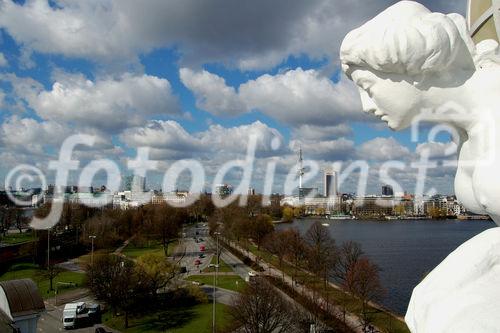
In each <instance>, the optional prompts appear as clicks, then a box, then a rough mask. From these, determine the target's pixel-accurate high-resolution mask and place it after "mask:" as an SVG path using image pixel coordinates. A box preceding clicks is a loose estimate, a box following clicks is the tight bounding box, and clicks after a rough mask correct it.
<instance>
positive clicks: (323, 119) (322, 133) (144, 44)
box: [0, 0, 466, 193]
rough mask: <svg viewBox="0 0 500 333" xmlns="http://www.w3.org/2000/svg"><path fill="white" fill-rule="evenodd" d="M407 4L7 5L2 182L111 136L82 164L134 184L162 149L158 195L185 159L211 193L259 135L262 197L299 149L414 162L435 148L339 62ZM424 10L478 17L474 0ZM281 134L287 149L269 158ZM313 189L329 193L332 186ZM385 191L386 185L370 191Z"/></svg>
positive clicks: (0, 95)
mask: <svg viewBox="0 0 500 333" xmlns="http://www.w3.org/2000/svg"><path fill="white" fill-rule="evenodd" d="M394 2H395V1H385V0H354V1H338V0H314V1H288V0H286V1H285V0H277V1H271V2H270V1H265V0H259V1H252V2H239V1H229V0H210V1H204V2H199V1H195V0H185V1H149V2H138V1H120V0H116V1H115V0H103V1H94V0H92V1H82V2H70V1H64V0H54V1H50V3H49V2H47V1H44V0H37V1H16V2H12V1H11V0H3V1H0V33H1V37H0V52H1V56H0V110H1V111H0V112H1V113H0V122H1V124H0V157H1V159H2V163H1V166H0V176H1V178H2V179H3V178H4V177H5V175H6V174H7V173H8V171H9V170H11V169H12V168H13V167H15V166H16V165H18V164H20V163H26V164H30V165H34V166H36V167H38V168H40V169H41V170H43V172H44V173H46V174H47V177H48V179H49V182H50V181H51V180H52V179H53V174H51V171H49V170H47V166H48V162H49V161H51V160H54V159H55V158H56V156H57V152H58V149H59V147H60V144H61V143H62V142H63V141H64V139H65V138H66V137H67V136H68V135H71V134H75V133H87V134H92V135H96V136H97V137H98V138H99V140H98V144H97V145H96V146H95V147H93V148H92V149H83V150H79V151H77V152H75V157H76V158H78V159H79V160H80V161H81V164H82V165H85V164H86V163H88V162H89V161H91V160H93V159H98V158H109V159H112V160H114V161H117V162H118V163H119V165H120V168H121V169H122V172H123V173H124V174H125V173H127V170H126V167H125V165H126V161H127V159H128V158H130V157H134V156H135V153H136V149H137V148H138V147H141V146H148V147H151V148H152V155H151V156H152V157H153V158H154V159H156V160H158V161H159V162H160V170H159V171H158V172H152V173H151V174H150V175H148V180H149V184H150V186H151V187H158V186H159V184H160V183H161V175H162V172H163V170H166V169H168V167H169V166H170V165H171V164H172V163H173V162H175V161H176V160H179V159H181V158H193V159H197V160H200V161H201V162H202V164H203V165H204V166H205V168H206V171H207V175H208V179H207V186H208V185H209V183H210V179H211V178H210V177H212V176H213V173H214V172H215V170H216V169H217V167H218V166H220V165H222V164H223V163H225V162H226V161H228V160H231V159H235V158H242V156H244V155H245V151H246V141H247V140H245V138H246V137H248V136H249V135H250V134H257V135H258V136H259V138H260V139H261V141H262V142H260V144H259V145H258V148H257V159H258V161H257V162H256V169H257V171H256V172H255V176H254V177H253V178H252V186H253V187H255V188H257V191H259V189H260V188H261V187H262V173H263V169H262V168H264V166H265V165H266V163H268V162H269V161H270V160H271V159H274V160H276V161H278V164H279V167H278V174H277V178H276V181H275V184H274V189H275V190H276V191H278V192H282V189H281V188H280V184H281V182H282V180H283V179H284V177H285V176H286V170H290V169H292V168H293V165H294V163H295V161H296V153H297V149H298V146H301V147H302V148H303V149H304V155H305V156H304V157H305V158H306V159H314V160H316V161H318V163H319V164H320V165H321V166H327V165H330V164H331V163H333V162H335V161H341V162H343V163H349V162H350V161H353V160H357V159H366V160H367V161H368V162H369V163H370V166H371V167H373V169H374V170H376V169H377V167H378V166H380V165H381V164H382V163H383V162H384V161H387V160H391V159H398V160H402V161H404V162H405V163H408V165H409V164H410V163H411V161H413V160H414V159H415V154H416V149H417V147H418V145H419V144H424V142H425V140H424V139H422V140H421V142H411V138H410V132H409V131H408V130H406V131H402V132H392V131H390V130H388V129H386V128H385V125H384V124H381V123H378V122H377V120H376V119H374V118H370V117H368V116H366V115H364V114H363V113H362V112H361V109H360V102H359V97H358V96H357V92H356V89H355V87H354V85H353V84H352V83H351V82H350V81H348V80H347V79H346V78H345V77H343V75H342V74H341V73H340V68H339V58H338V57H339V56H338V50H339V48H340V43H341V41H342V39H343V37H344V36H345V34H346V33H347V32H348V31H350V30H351V29H353V28H355V27H357V26H359V25H360V24H362V23H363V22H365V21H366V20H368V19H369V18H371V17H373V16H375V15H376V14H377V13H379V12H380V11H381V10H383V9H384V8H386V7H387V6H389V5H391V4H393V3H394ZM422 3H423V4H424V5H426V6H428V7H429V8H430V9H431V10H433V11H442V12H458V13H460V14H464V13H465V6H466V1H465V0H456V1H445V0H440V1H422ZM425 134H426V131H425V129H424V130H423V131H422V137H423V138H425ZM275 137H278V138H279V139H280V142H281V145H280V149H278V150H276V151H274V150H272V149H271V148H269V147H270V144H269V142H270V141H271V140H272V139H273V138H275ZM266 140H267V141H266ZM438 141H439V142H442V143H441V144H442V145H444V144H445V143H446V142H448V141H449V136H448V135H446V134H442V135H440V136H439V138H438ZM374 172H375V171H374ZM72 177H73V179H77V177H78V172H75V173H74V174H73V175H72ZM238 177H239V176H238V173H237V172H235V173H233V174H230V175H228V177H227V181H228V182H233V183H237V182H238V179H239V178H238ZM398 177H399V178H398ZM412 177H414V170H411V168H410V167H408V170H406V171H405V172H403V173H401V174H398V175H395V176H394V178H395V179H396V180H398V181H400V182H401V183H402V184H403V187H404V189H405V190H407V191H409V192H412V188H411V184H412V180H413V179H414V178H412ZM430 177H432V178H431V179H430V180H429V182H431V183H432V184H434V185H435V186H436V188H437V189H438V190H439V191H440V192H443V193H452V192H453V188H452V179H453V170H436V171H434V172H432V175H431V176H430ZM102 181H105V180H104V176H103V175H98V177H96V179H95V182H96V183H99V182H102ZM355 183H356V179H355V177H352V179H349V180H348V181H346V183H345V184H343V185H342V187H341V191H343V192H353V191H354V190H355ZM309 185H310V186H315V187H320V186H321V177H316V178H315V179H314V180H312V181H311V182H310V183H309ZM380 185H381V183H380V181H379V180H378V179H377V177H375V176H374V177H373V179H372V178H371V179H370V181H369V192H371V193H378V192H379V188H380ZM179 186H180V187H182V186H183V184H182V183H181V184H179Z"/></svg>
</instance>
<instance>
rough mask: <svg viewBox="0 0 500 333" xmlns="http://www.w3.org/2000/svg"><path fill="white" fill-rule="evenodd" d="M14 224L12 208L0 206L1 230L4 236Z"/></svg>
mask: <svg viewBox="0 0 500 333" xmlns="http://www.w3.org/2000/svg"><path fill="white" fill-rule="evenodd" d="M11 224H12V210H11V209H10V208H9V207H7V206H1V207H0V228H1V229H0V230H1V232H2V235H3V237H5V236H6V235H7V231H8V230H9V228H10V226H11Z"/></svg>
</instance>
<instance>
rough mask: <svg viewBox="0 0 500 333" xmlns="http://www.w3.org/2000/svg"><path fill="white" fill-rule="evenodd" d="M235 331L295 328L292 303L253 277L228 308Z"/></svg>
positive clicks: (274, 332)
mask: <svg viewBox="0 0 500 333" xmlns="http://www.w3.org/2000/svg"><path fill="white" fill-rule="evenodd" d="M229 315H230V316H231V318H232V319H233V320H234V324H235V326H237V327H239V331H242V332H245V333H282V332H283V333H285V332H286V333H288V332H294V331H295V325H296V320H295V319H296V318H295V312H294V311H293V305H292V304H290V303H289V302H288V301H286V300H285V299H284V298H283V296H282V295H281V294H280V293H279V292H278V291H276V289H275V288H274V287H273V286H272V285H271V284H270V283H269V282H267V281H266V280H265V279H263V278H256V279H254V280H252V281H251V282H250V283H249V285H248V286H247V287H246V288H245V289H244V290H243V292H242V293H241V295H240V296H239V297H238V298H237V299H236V300H235V301H234V304H233V306H232V307H231V308H230V310H229Z"/></svg>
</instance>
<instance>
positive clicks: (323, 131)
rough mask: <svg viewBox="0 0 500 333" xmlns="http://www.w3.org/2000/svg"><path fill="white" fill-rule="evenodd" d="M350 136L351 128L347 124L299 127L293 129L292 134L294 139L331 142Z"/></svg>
mask: <svg viewBox="0 0 500 333" xmlns="http://www.w3.org/2000/svg"><path fill="white" fill-rule="evenodd" d="M352 134H353V131H352V128H351V127H350V126H349V125H347V124H339V125H336V126H315V125H301V126H299V127H297V128H294V129H293V132H292V135H293V137H294V138H296V139H302V140H331V139H336V138H339V137H345V136H351V135H352Z"/></svg>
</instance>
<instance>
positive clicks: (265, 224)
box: [250, 214, 274, 250]
mask: <svg viewBox="0 0 500 333" xmlns="http://www.w3.org/2000/svg"><path fill="white" fill-rule="evenodd" d="M273 231H274V225H273V221H272V219H271V217H270V216H269V215H266V214H259V215H257V217H256V218H255V219H254V220H253V221H252V222H251V223H250V235H251V237H252V239H253V241H254V242H255V244H257V249H258V250H260V246H261V245H262V242H263V240H264V238H265V237H266V236H267V235H268V234H270V233H271V232H273Z"/></svg>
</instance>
